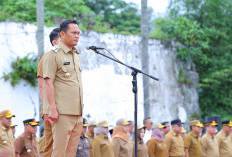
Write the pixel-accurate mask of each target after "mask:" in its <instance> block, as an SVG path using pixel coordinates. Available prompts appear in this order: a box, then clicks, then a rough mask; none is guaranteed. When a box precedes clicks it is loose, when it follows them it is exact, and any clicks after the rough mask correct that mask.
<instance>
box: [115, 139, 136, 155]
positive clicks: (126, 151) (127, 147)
mask: <svg viewBox="0 0 232 157" xmlns="http://www.w3.org/2000/svg"><path fill="white" fill-rule="evenodd" d="M112 142H113V144H114V154H115V157H132V151H133V144H132V143H131V141H128V142H125V141H124V140H123V139H121V138H120V137H115V138H113V140H112Z"/></svg>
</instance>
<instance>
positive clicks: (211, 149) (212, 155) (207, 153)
mask: <svg viewBox="0 0 232 157" xmlns="http://www.w3.org/2000/svg"><path fill="white" fill-rule="evenodd" d="M202 150H203V157H219V148H218V142H217V139H216V137H214V136H212V135H210V134H208V133H206V134H205V135H204V136H203V137H202Z"/></svg>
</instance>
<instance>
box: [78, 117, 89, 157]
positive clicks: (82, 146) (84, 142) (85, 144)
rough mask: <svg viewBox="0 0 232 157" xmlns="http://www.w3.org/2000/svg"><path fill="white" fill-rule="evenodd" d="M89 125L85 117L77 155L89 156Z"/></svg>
mask: <svg viewBox="0 0 232 157" xmlns="http://www.w3.org/2000/svg"><path fill="white" fill-rule="evenodd" d="M87 126H89V124H88V121H87V120H86V119H85V118H83V128H82V132H81V137H80V140H79V143H78V146H77V152H76V157H89V139H88V137H87V136H86V135H85V134H86V130H87Z"/></svg>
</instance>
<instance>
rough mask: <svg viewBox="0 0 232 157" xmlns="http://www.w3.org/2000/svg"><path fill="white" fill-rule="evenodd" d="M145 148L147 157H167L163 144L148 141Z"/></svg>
mask: <svg viewBox="0 0 232 157" xmlns="http://www.w3.org/2000/svg"><path fill="white" fill-rule="evenodd" d="M147 148H148V153H149V157H168V148H167V146H166V144H165V143H164V142H160V141H157V140H155V139H150V140H149V141H148V142H147Z"/></svg>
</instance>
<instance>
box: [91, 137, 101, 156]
mask: <svg viewBox="0 0 232 157" xmlns="http://www.w3.org/2000/svg"><path fill="white" fill-rule="evenodd" d="M92 152H93V155H94V157H101V149H100V143H99V141H97V140H94V141H93V144H92Z"/></svg>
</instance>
